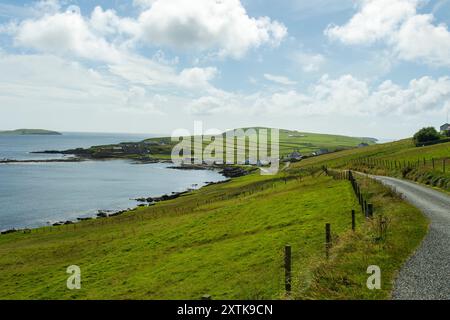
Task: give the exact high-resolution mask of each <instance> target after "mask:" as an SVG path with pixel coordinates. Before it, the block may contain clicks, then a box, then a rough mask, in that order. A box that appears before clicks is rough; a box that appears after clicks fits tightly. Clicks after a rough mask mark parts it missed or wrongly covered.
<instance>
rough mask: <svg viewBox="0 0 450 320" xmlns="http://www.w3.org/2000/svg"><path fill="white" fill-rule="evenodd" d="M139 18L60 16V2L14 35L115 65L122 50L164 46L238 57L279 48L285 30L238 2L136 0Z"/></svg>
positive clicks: (102, 13)
mask: <svg viewBox="0 0 450 320" xmlns="http://www.w3.org/2000/svg"><path fill="white" fill-rule="evenodd" d="M135 4H136V5H138V6H139V7H140V8H141V12H140V14H139V16H138V17H137V18H133V17H120V16H118V15H117V13H116V11H114V10H111V9H110V10H103V9H102V8H101V7H99V6H97V7H95V9H94V10H93V11H92V13H91V15H90V17H85V16H83V15H82V14H81V13H80V10H79V8H78V7H76V6H70V7H69V8H67V10H66V11H65V12H61V11H60V5H59V2H58V1H56V0H47V1H41V2H39V6H40V7H39V10H38V9H36V10H35V11H36V12H41V14H40V15H39V16H37V17H36V16H32V17H29V18H27V19H24V20H23V21H22V22H21V23H19V24H18V25H16V28H15V32H13V35H14V38H15V42H16V44H17V45H18V46H21V47H25V48H31V49H35V50H38V51H40V52H44V53H58V54H60V53H65V54H69V53H70V54H72V55H78V56H80V57H82V58H86V59H93V60H98V59H101V58H102V57H103V59H104V60H108V61H111V60H116V59H118V58H119V55H120V54H119V52H118V51H120V50H122V49H134V47H135V46H142V45H146V46H150V47H154V46H166V47H170V48H175V49H177V50H185V49H187V50H194V51H198V52H202V51H206V52H208V53H209V54H211V53H215V54H216V55H218V56H219V57H232V58H236V59H238V58H241V57H243V56H244V55H245V54H246V53H247V52H248V51H249V50H251V49H253V48H259V47H261V46H263V45H269V46H278V45H279V44H280V43H281V41H282V40H283V39H284V38H285V37H286V35H287V29H286V27H285V26H284V25H283V24H281V23H280V22H278V21H272V20H271V19H270V18H269V17H258V18H254V17H250V16H249V15H248V14H247V12H246V10H245V8H244V7H243V6H242V4H241V2H240V0H227V1H221V0H220V1H211V0H197V1H192V2H187V1H184V0H154V1H135Z"/></svg>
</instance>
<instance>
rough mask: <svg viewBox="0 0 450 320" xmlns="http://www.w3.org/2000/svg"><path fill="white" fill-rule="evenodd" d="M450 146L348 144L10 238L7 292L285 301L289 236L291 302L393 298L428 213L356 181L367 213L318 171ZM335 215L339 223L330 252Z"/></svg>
mask: <svg viewBox="0 0 450 320" xmlns="http://www.w3.org/2000/svg"><path fill="white" fill-rule="evenodd" d="M299 138H303V137H299ZM446 148H448V144H446V145H445V144H443V145H435V146H430V147H425V148H415V147H414V148H413V147H412V146H411V145H410V142H409V141H406V140H405V141H400V142H395V143H390V144H383V145H377V146H370V147H366V148H361V149H353V150H346V151H341V152H336V153H332V154H327V155H322V156H318V157H314V158H310V159H307V160H305V161H302V162H299V163H296V164H295V165H292V166H291V167H290V168H289V169H287V170H284V171H282V172H280V173H279V174H278V175H275V176H261V175H259V174H258V173H257V172H254V173H252V174H250V175H248V176H245V177H240V178H234V179H232V180H231V181H230V182H227V183H221V184H216V185H211V186H208V187H205V188H202V189H201V190H197V191H192V192H190V193H187V194H185V195H183V196H181V197H179V198H177V199H174V200H170V201H164V202H160V203H158V204H156V205H153V206H150V207H139V208H137V209H135V210H133V211H130V212H127V213H125V214H123V215H119V216H115V217H109V218H104V219H96V220H91V221H84V222H81V223H79V224H76V225H64V226H59V227H47V228H41V229H37V230H32V231H25V232H15V233H10V234H6V235H2V236H0V283H2V286H0V298H1V299H11V298H19V299H23V298H31V299H199V298H200V297H201V296H202V295H204V294H210V295H212V296H213V298H214V299H220V298H227V299H285V298H287V296H286V295H285V291H284V282H283V281H284V278H283V277H284V269H283V259H284V258H283V250H284V246H285V245H287V244H289V245H291V246H292V250H293V262H292V263H293V265H292V270H293V283H292V285H293V291H292V295H291V298H300V299H388V298H389V297H390V294H391V289H392V283H393V279H394V276H395V274H396V273H397V272H398V270H399V269H400V267H401V266H402V264H403V263H404V261H405V260H406V259H407V258H408V257H409V255H410V254H411V253H412V252H413V251H414V249H415V248H416V247H417V246H418V245H419V244H420V242H421V240H422V238H423V237H424V236H425V234H426V231H427V225H428V223H427V220H426V219H425V218H424V217H423V216H422V214H421V213H420V212H419V211H418V210H417V209H415V208H414V207H412V206H411V205H409V204H408V203H405V202H404V201H403V200H402V199H401V197H400V196H398V195H397V194H396V193H395V192H392V191H390V190H389V189H387V188H385V187H384V186H382V185H380V184H378V183H375V182H373V181H371V180H368V179H366V178H362V177H358V181H359V183H360V185H361V188H362V192H363V193H364V196H365V198H366V199H367V201H370V202H371V203H372V204H373V205H374V208H375V218H374V219H373V220H366V219H365V218H364V217H363V215H362V213H361V210H360V207H359V205H358V203H357V201H356V198H355V195H354V194H353V190H352V188H351V185H350V183H349V182H348V181H346V180H340V179H334V178H333V177H330V176H325V175H324V172H323V171H322V170H321V169H320V168H321V167H322V166H323V165H326V166H329V167H336V168H346V167H348V166H353V165H356V163H359V160H361V159H364V158H368V157H369V158H370V157H378V159H380V160H381V159H383V157H386V158H390V159H397V158H398V159H405V160H407V159H410V162H411V161H412V159H416V157H417V156H418V155H424V154H427V155H428V156H430V157H431V156H432V157H436V158H437V157H441V156H446V155H448V153H447V151H448V149H446ZM362 169H364V168H362ZM352 209H353V210H356V213H357V216H356V224H357V228H356V231H354V232H353V231H352V230H351V219H350V217H351V216H350V212H351V210H352ZM380 221H388V222H389V223H388V224H387V225H388V229H387V231H386V233H382V234H380V231H379V228H380V227H379V226H380ZM326 223H331V226H332V242H333V246H332V248H331V251H330V258H329V259H326V258H325V245H324V239H325V232H324V231H325V228H324V227H325V224H326ZM70 265H78V266H80V268H81V272H82V275H81V277H82V289H81V290H75V291H70V290H67V289H66V280H67V277H68V275H67V274H66V272H65V271H66V268H67V267H68V266H70ZM369 265H378V266H380V268H381V270H382V272H383V274H382V289H381V290H368V289H367V287H366V281H367V277H368V275H367V272H366V271H367V267H368V266H369Z"/></svg>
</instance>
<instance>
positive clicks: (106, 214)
mask: <svg viewBox="0 0 450 320" xmlns="http://www.w3.org/2000/svg"><path fill="white" fill-rule="evenodd" d="M172 168H173V169H181V170H188V168H181V167H172ZM191 170H192V169H191ZM198 170H212V169H211V168H206V167H205V168H203V169H198ZM229 181H231V179H226V180H223V181H218V182H205V185H204V186H203V187H202V188H205V187H208V186H211V185H216V184H222V183H227V182H229ZM193 190H194V189H188V190H186V191H182V192H172V193H171V194H165V195H162V196H160V197H145V198H136V199H132V200H135V201H137V202H138V203H140V204H138V205H137V206H136V207H135V208H128V209H124V210H118V211H114V210H98V212H97V214H96V215H95V216H92V217H79V218H77V219H76V220H67V221H58V222H54V223H50V222H48V224H49V226H53V227H59V226H64V225H73V224H76V223H79V222H82V221H89V220H96V219H104V218H110V217H115V216H120V215H123V214H125V213H127V212H130V211H133V210H135V209H137V208H139V207H151V206H154V205H156V204H157V203H159V202H163V201H169V200H174V199H177V198H179V197H181V196H183V195H186V194H188V193H189V192H191V191H193ZM39 228H42V227H36V228H24V229H9V230H5V231H2V232H0V235H6V234H11V233H16V232H23V233H30V232H31V230H33V229H39Z"/></svg>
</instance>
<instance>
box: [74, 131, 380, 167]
mask: <svg viewBox="0 0 450 320" xmlns="http://www.w3.org/2000/svg"><path fill="white" fill-rule="evenodd" d="M252 129H253V130H254V132H256V133H259V130H261V129H267V128H261V127H257V128H245V129H243V130H244V132H249V130H252ZM269 133H270V132H269ZM279 133H280V136H279V140H280V156H281V157H286V156H288V155H289V154H291V153H293V152H294V151H299V152H300V153H301V154H302V155H311V154H312V153H314V152H319V151H320V150H322V152H334V151H339V150H346V149H351V148H355V147H357V146H358V145H359V144H361V143H366V144H369V145H372V144H375V143H376V141H377V139H374V138H358V137H347V136H340V135H328V134H318V133H307V132H299V131H290V130H280V131H279ZM223 137H224V147H226V143H227V141H226V139H225V133H223ZM189 138H190V139H191V141H193V140H194V137H185V139H189ZM211 141H212V136H204V137H203V145H202V151H203V150H204V149H205V147H206V146H207V145H209V144H210V143H211ZM268 142H269V143H270V134H269V135H268ZM176 144H178V141H175V142H174V141H172V138H171V137H159V138H151V139H146V140H144V141H141V142H124V143H121V144H116V145H106V146H94V147H92V148H90V149H87V150H81V151H80V150H71V151H69V152H77V153H79V154H80V155H85V156H86V155H88V156H90V157H93V158H139V159H141V160H145V159H170V156H171V152H172V149H173V147H174V146H175V145H176ZM233 147H234V146H233ZM199 151H200V150H195V148H193V150H192V152H193V153H195V152H199ZM247 152H248V147H247Z"/></svg>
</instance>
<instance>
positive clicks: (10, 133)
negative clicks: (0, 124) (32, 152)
mask: <svg viewBox="0 0 450 320" xmlns="http://www.w3.org/2000/svg"><path fill="white" fill-rule="evenodd" d="M6 135H8V136H28V135H44V136H60V135H62V133H60V132H56V131H50V130H43V129H17V130H9V131H0V136H6Z"/></svg>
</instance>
